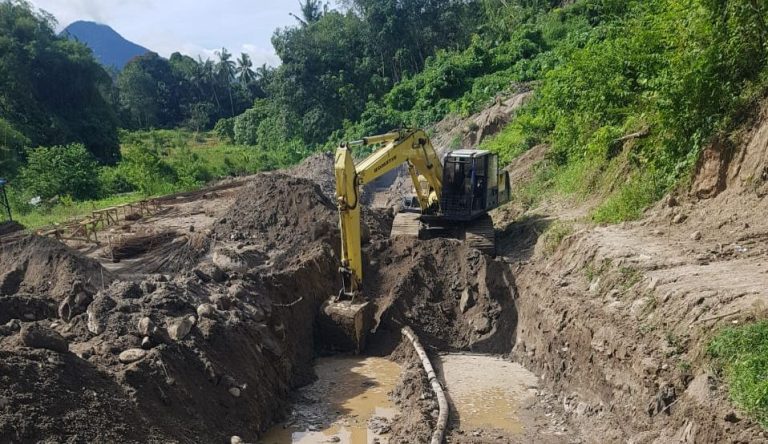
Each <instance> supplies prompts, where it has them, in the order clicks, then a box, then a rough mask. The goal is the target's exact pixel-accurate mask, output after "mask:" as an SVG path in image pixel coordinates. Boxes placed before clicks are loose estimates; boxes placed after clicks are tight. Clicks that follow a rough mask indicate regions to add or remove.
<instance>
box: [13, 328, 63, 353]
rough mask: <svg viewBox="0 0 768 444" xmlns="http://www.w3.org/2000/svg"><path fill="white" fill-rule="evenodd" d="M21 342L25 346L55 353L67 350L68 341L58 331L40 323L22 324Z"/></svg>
mask: <svg viewBox="0 0 768 444" xmlns="http://www.w3.org/2000/svg"><path fill="white" fill-rule="evenodd" d="M21 342H22V343H23V344H24V345H26V346H27V347H32V348H38V349H46V350H52V351H55V352H57V353H66V352H67V351H69V343H68V342H67V340H66V339H64V338H63V337H62V336H61V335H60V334H59V333H58V332H56V331H54V330H51V329H50V328H47V327H43V326H42V325H34V324H32V325H29V324H28V325H24V326H23V327H22V328H21Z"/></svg>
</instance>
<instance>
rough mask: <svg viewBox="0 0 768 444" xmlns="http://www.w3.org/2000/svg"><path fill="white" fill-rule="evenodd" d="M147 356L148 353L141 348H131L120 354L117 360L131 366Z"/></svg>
mask: <svg viewBox="0 0 768 444" xmlns="http://www.w3.org/2000/svg"><path fill="white" fill-rule="evenodd" d="M145 356H147V351H146V350H142V349H140V348H129V349H128V350H125V351H124V352H122V353H120V355H119V356H118V357H117V359H118V360H119V361H120V362H122V363H123V364H130V363H132V362H136V361H139V360H141V359H143V358H144V357H145Z"/></svg>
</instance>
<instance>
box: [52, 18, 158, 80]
mask: <svg viewBox="0 0 768 444" xmlns="http://www.w3.org/2000/svg"><path fill="white" fill-rule="evenodd" d="M62 35H65V36H68V37H70V38H74V39H75V40H77V41H79V42H81V43H84V44H85V45H86V46H88V47H89V48H91V50H92V51H93V54H94V55H95V56H96V60H98V61H99V63H101V64H102V65H104V66H105V67H114V68H117V69H118V70H122V69H123V68H124V67H125V65H126V64H127V63H128V61H129V60H131V59H132V58H134V57H137V56H140V55H144V54H146V53H148V52H150V50H149V49H147V48H144V47H143V46H139V45H137V44H135V43H133V42H131V41H129V40H127V39H125V38H124V37H123V36H121V35H120V34H119V33H117V31H115V30H114V29H112V28H110V27H109V26H107V25H102V24H100V23H94V22H86V21H77V22H74V23H72V24H71V25H69V26H67V27H66V28H65V29H64V31H62Z"/></svg>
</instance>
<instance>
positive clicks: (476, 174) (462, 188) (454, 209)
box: [440, 149, 510, 222]
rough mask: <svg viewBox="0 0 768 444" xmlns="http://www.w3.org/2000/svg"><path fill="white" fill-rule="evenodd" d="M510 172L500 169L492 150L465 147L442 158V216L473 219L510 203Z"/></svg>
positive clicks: (453, 218)
mask: <svg viewBox="0 0 768 444" xmlns="http://www.w3.org/2000/svg"><path fill="white" fill-rule="evenodd" d="M509 192H510V187H509V174H507V172H506V171H501V172H500V171H499V158H498V156H497V155H496V154H494V153H491V152H490V151H483V150H472V149H462V150H457V151H453V152H451V153H448V155H447V156H445V159H444V161H443V193H442V196H441V198H440V208H441V210H442V216H443V218H445V219H447V220H452V221H462V222H466V221H471V220H474V219H477V218H478V217H481V216H484V215H486V214H487V213H488V211H490V210H493V209H494V208H497V207H499V205H503V204H505V203H507V202H509Z"/></svg>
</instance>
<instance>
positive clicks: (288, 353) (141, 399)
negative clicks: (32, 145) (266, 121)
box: [0, 174, 391, 442]
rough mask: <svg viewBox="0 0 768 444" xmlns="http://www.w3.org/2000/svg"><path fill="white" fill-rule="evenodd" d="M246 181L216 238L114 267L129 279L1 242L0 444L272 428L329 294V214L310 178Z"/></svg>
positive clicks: (217, 438) (30, 244) (196, 436)
mask: <svg viewBox="0 0 768 444" xmlns="http://www.w3.org/2000/svg"><path fill="white" fill-rule="evenodd" d="M256 180H257V181H259V183H260V184H261V185H262V187H258V186H257V185H256V184H254V185H251V187H250V188H249V189H248V191H246V192H244V193H243V194H242V195H240V196H239V199H238V202H237V203H236V204H235V205H234V206H233V207H232V208H231V209H230V210H229V213H228V214H227V215H226V216H225V217H224V218H222V220H221V221H220V223H219V224H218V225H217V226H216V229H215V230H201V231H200V232H194V233H189V234H186V233H185V234H184V235H182V236H180V237H178V238H176V239H175V240H172V241H171V242H166V243H163V245H160V246H159V247H158V248H154V249H150V250H151V251H147V252H144V251H141V252H139V255H138V256H136V257H134V258H131V259H126V261H136V267H134V268H133V272H134V274H131V275H130V276H131V280H116V278H115V277H114V276H113V275H112V274H110V273H109V272H107V271H106V270H104V269H102V267H101V266H100V264H99V263H98V262H96V261H95V260H91V259H87V258H85V257H83V256H82V255H80V254H79V253H77V252H75V251H73V250H71V249H69V248H67V247H66V246H64V245H62V244H60V243H59V242H57V241H55V240H52V239H47V238H40V237H36V236H29V237H26V238H24V239H22V240H15V241H13V242H10V241H7V242H4V243H3V244H2V251H0V267H2V268H0V269H2V270H3V271H4V274H3V277H2V282H3V293H2V296H0V303H2V304H4V305H3V306H2V307H0V317H2V319H0V321H2V322H0V358H2V363H1V364H0V381H2V383H0V442H8V441H13V442H30V441H32V442H35V441H40V440H45V439H61V440H66V439H70V438H72V437H74V439H75V440H79V441H88V442H147V441H164V442H169V441H170V442H226V441H228V440H229V437H230V436H233V435H238V436H242V437H243V438H244V439H245V440H246V441H255V440H256V438H257V437H258V435H259V433H261V432H262V431H264V430H266V429H267V428H268V427H269V426H270V425H271V424H272V423H273V422H274V421H276V420H279V419H280V418H281V417H282V416H283V413H284V410H285V408H286V407H287V404H286V403H287V400H288V399H289V397H288V394H289V392H290V390H291V389H293V388H296V387H298V386H300V385H303V384H306V383H308V382H310V381H311V380H312V378H313V370H312V365H311V363H312V359H313V358H314V355H315V348H314V342H313V339H314V330H315V325H314V323H315V316H316V314H317V312H318V310H319V307H320V304H321V303H322V302H324V301H325V300H326V299H327V298H328V296H329V295H331V294H335V293H336V292H337V290H338V288H337V285H338V282H337V281H338V278H337V274H338V273H337V268H338V260H337V259H336V258H337V255H336V253H335V252H334V251H333V248H332V245H333V246H337V245H338V240H337V239H330V238H328V236H327V234H329V233H330V234H331V235H333V233H334V230H335V224H336V217H337V216H336V210H335V208H334V206H333V205H331V204H330V201H329V200H328V199H327V198H326V197H325V196H323V194H322V193H321V191H320V189H319V187H318V186H317V185H315V184H314V183H312V182H310V181H308V180H302V179H296V178H292V177H289V176H285V175H281V174H265V175H259V176H257V177H256ZM265 187H266V188H265ZM373 216H376V215H373ZM367 219H368V221H369V222H370V223H371V224H372V226H374V227H377V226H380V225H383V227H382V228H377V229H376V230H379V229H382V230H383V229H386V225H387V224H388V223H391V218H388V217H387V215H386V214H381V215H380V217H368V218H367ZM9 239H10V238H9ZM181 239H186V243H185V245H187V246H188V247H189V248H180V247H179V244H178V242H180V240H181ZM192 244H194V245H192ZM270 246H271V247H272V249H273V250H281V251H283V256H280V257H279V258H282V259H284V260H279V261H278V260H276V258H278V257H277V256H275V255H274V254H273V251H272V250H270V249H269V248H268V247H270ZM136 247H137V248H139V249H143V248H144V247H145V245H144V243H141V242H140V245H138V246H136ZM170 247H174V248H173V250H174V251H168V248H170ZM190 249H193V250H194V251H191V250H190ZM187 250H190V251H187ZM131 253H133V252H131ZM193 253H194V254H193ZM158 255H160V256H163V257H159V256H158ZM129 256H133V254H129ZM169 261H170V262H172V263H169ZM270 261H271V262H270ZM265 262H269V263H265ZM142 263H143V264H144V265H142ZM147 264H150V265H152V266H153V267H154V266H159V267H160V268H161V269H162V270H164V271H166V270H169V269H170V268H175V267H176V266H180V267H182V268H181V269H179V270H174V271H177V272H178V273H176V274H174V275H173V276H168V275H158V274H149V273H148V270H147V269H146V267H147V266H148V265H147ZM277 264H279V265H277ZM102 275H103V276H104V278H103V279H104V280H103V281H102V280H101V277H102ZM126 276H127V275H126ZM9 301H10V302H9ZM30 301H32V302H30ZM35 301H42V302H40V303H36V304H33V303H34V302H35ZM6 318H7V319H6ZM114 409H118V410H119V411H120V412H123V413H121V414H119V415H118V414H115V413H114V412H115V410H114ZM62 412H66V414H62Z"/></svg>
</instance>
